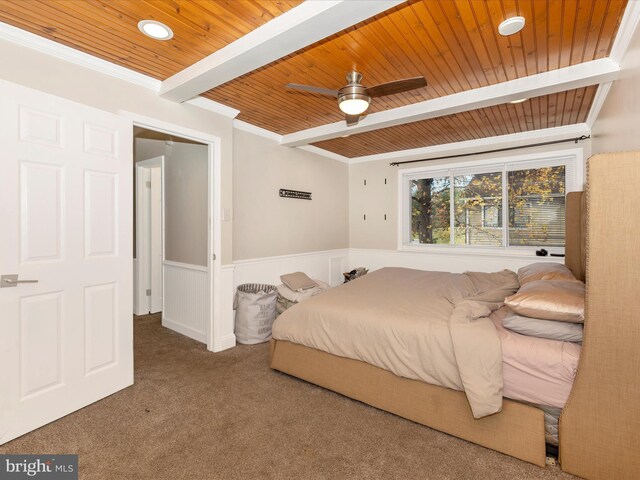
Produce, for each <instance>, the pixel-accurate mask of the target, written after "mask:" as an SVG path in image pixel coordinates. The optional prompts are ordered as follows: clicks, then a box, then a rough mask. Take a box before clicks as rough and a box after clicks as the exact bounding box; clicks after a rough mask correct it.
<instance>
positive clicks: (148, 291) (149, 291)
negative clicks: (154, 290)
mask: <svg viewBox="0 0 640 480" xmlns="http://www.w3.org/2000/svg"><path fill="white" fill-rule="evenodd" d="M150 296H151V289H150V288H148V289H147V297H150Z"/></svg>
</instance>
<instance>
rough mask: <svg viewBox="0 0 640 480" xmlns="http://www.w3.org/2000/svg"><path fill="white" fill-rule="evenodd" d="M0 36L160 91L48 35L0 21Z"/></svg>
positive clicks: (226, 110)
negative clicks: (47, 36)
mask: <svg viewBox="0 0 640 480" xmlns="http://www.w3.org/2000/svg"><path fill="white" fill-rule="evenodd" d="M0 39H2V40H6V41H8V42H11V43H15V44H17V45H22V46H23V47H27V48H31V49H33V50H37V51H39V52H42V53H45V54H47V55H51V56H52V57H55V58H59V59H60V60H64V61H66V62H70V63H73V64H75V65H78V66H80V67H84V68H88V69H90V70H93V71H95V72H98V73H101V74H103V75H108V76H110V77H113V78H117V79H120V80H124V81H125V82H128V83H131V84H133V85H137V86H139V87H143V88H146V89H148V90H151V91H153V92H156V93H157V92H159V91H160V85H161V84H162V82H161V81H160V80H156V79H155V78H153V77H149V76H148V75H144V74H142V73H138V72H136V71H134V70H131V69H129V68H126V67H122V66H120V65H116V64H115V63H111V62H108V61H107V60H103V59H101V58H98V57H94V56H93V55H89V54H88V53H84V52H81V51H80V50H76V49H74V48H71V47H68V46H66V45H63V44H61V43H58V42H54V41H53V40H49V39H48V38H44V37H41V36H39V35H36V34H34V33H31V32H27V31H26V30H22V29H20V28H17V27H14V26H13V25H8V24H6V23H3V22H0ZM186 103H188V104H190V105H193V106H196V107H200V108H204V109H205V110H209V111H210V112H215V113H217V114H219V115H223V116H225V117H229V118H235V117H236V116H238V114H239V113H240V110H236V109H235V108H231V107H227V106H226V105H223V104H221V103H218V102H215V101H213V100H210V99H208V98H204V97H197V98H193V99H191V100H190V101H188V102H186Z"/></svg>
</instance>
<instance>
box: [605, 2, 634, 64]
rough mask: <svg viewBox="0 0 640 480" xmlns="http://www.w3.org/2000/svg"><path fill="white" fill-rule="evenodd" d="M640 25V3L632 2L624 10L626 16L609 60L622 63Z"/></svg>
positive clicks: (621, 22)
mask: <svg viewBox="0 0 640 480" xmlns="http://www.w3.org/2000/svg"><path fill="white" fill-rule="evenodd" d="M639 23H640V2H639V1H637V0H631V1H629V3H627V7H626V8H625V10H624V15H623V16H622V20H621V21H620V27H619V28H618V33H617V34H616V38H615V40H614V41H613V46H612V47H611V53H610V54H609V58H610V59H611V60H613V61H614V62H616V63H617V64H621V63H622V59H623V58H624V55H625V53H627V49H628V48H629V43H630V42H631V39H632V38H633V34H634V33H635V31H636V30H637V28H638V24H639Z"/></svg>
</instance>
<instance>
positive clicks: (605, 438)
mask: <svg viewBox="0 0 640 480" xmlns="http://www.w3.org/2000/svg"><path fill="white" fill-rule="evenodd" d="M588 169H589V176H588V178H589V183H588V187H587V194H586V195H581V194H580V193H573V194H569V196H568V197H567V225H566V227H567V228H566V234H567V240H566V255H567V256H566V261H565V263H566V265H567V266H568V267H569V268H570V269H571V270H572V271H573V273H574V275H575V276H576V277H577V278H580V279H584V278H585V274H586V278H587V279H588V280H587V294H586V305H587V306H586V321H585V333H584V336H585V338H584V344H583V349H582V353H581V358H580V367H579V369H578V374H577V377H576V380H575V382H574V384H573V387H569V391H570V392H571V393H570V395H569V400H568V402H567V404H566V406H565V408H564V411H563V414H562V415H561V417H560V424H559V438H560V461H561V464H562V468H563V469H564V470H566V471H568V472H571V473H575V474H578V475H581V476H584V477H587V478H634V477H636V476H637V474H638V472H640V460H639V459H638V456H637V455H636V453H635V450H634V448H632V445H634V443H633V442H635V445H638V441H639V440H640V434H639V433H638V429H639V428H640V417H639V416H638V415H639V414H638V409H637V408H636V406H637V403H635V405H634V402H637V401H638V400H640V389H639V387H638V385H639V384H640V379H639V378H638V373H637V372H638V369H637V368H636V365H637V362H638V360H640V356H639V354H638V351H639V350H640V349H639V347H638V345H637V342H638V339H639V336H638V332H639V330H640V328H639V325H640V321H638V320H639V319H638V318H637V313H635V311H634V310H633V309H631V308H629V307H628V306H629V305H633V303H632V302H633V287H632V286H633V279H634V275H635V272H636V269H637V266H638V265H639V264H640V258H639V253H638V252H639V250H640V249H638V248H635V247H634V243H633V242H634V241H635V234H637V233H638V232H639V229H638V227H637V223H638V222H636V221H633V220H630V219H629V218H628V215H627V216H625V215H624V213H623V212H625V211H626V212H630V211H633V210H634V208H635V192H634V188H633V186H634V184H636V185H637V184H638V183H637V182H638V181H640V174H639V172H640V156H639V155H638V154H637V153H628V154H615V155H600V156H596V157H593V158H592V159H590V161H589V167H588ZM620 178H628V179H629V181H627V182H620V181H619V179H620ZM632 179H635V182H634V181H632ZM614 200H615V202H614ZM619 202H622V203H619ZM614 204H616V205H622V207H623V208H622V209H616V210H615V211H616V212H617V213H618V214H617V215H615V214H613V215H612V214H611V212H610V211H609V210H611V205H614ZM625 208H628V210H625ZM623 220H624V221H623ZM621 229H622V230H623V232H622V235H619V236H618V235H616V236H615V237H614V238H613V239H612V238H611V237H612V236H611V235H610V234H607V232H612V231H616V232H620V230H621ZM583 231H586V235H585V234H583ZM629 239H632V240H629ZM605 245H606V247H607V248H609V249H611V247H613V248H615V251H614V252H613V253H612V254H607V256H606V259H605V256H603V255H595V254H594V253H593V252H597V251H599V249H600V248H603V247H605ZM634 267H635V268H634ZM375 273H376V272H373V273H370V274H369V275H373V277H371V279H370V283H371V285H374V284H375V283H376V276H375ZM392 273H393V274H395V276H396V277H402V276H406V275H409V273H408V272H398V271H395V272H392ZM431 273H432V274H433V272H431ZM392 276H393V275H392ZM427 276H428V275H427ZM363 280H364V279H362V280H359V282H360V284H361V285H362V281H363ZM414 280H415V279H414ZM481 280H485V279H481ZM426 281H429V282H433V281H439V282H445V283H446V282H448V281H450V279H445V278H444V277H442V278H435V277H433V275H432V276H431V278H429V279H427V280H426ZM357 283H358V282H354V285H353V286H351V287H350V288H345V287H348V285H346V286H345V287H341V288H340V289H336V290H342V293H340V295H338V296H339V297H344V298H343V299H344V300H345V301H346V300H348V298H349V297H350V296H351V294H353V298H352V299H353V300H355V302H356V304H355V307H354V308H355V309H354V310H352V311H351V315H352V316H353V317H355V320H354V322H353V324H352V325H351V327H349V328H350V329H351V332H350V333H354V332H356V333H357V332H358V329H359V326H358V322H359V318H365V317H366V316H367V315H368V314H369V313H370V312H367V311H366V302H364V303H361V304H357V298H358V292H357V290H359V289H358V288H356V287H357V285H356V284H357ZM371 285H368V286H371ZM407 285H408V283H407V284H403V282H402V281H399V283H398V285H397V286H398V287H399V288H400V289H402V288H404V287H406V286H407ZM596 286H597V288H595V287H596ZM376 288H377V287H376ZM499 288H504V289H506V290H509V288H510V287H509V282H508V281H506V283H505V282H503V283H501V284H500V286H499ZM499 288H498V289H499ZM516 288H517V287H516ZM494 290H495V289H492V288H484V289H483V288H479V289H477V291H474V292H472V293H473V294H474V295H476V297H477V298H476V299H478V298H479V299H480V300H481V302H480V304H481V306H482V305H484V306H485V307H487V308H488V310H485V311H484V312H482V311H481V307H477V306H468V308H467V309H466V310H465V311H464V312H461V314H460V315H458V320H457V321H458V322H459V324H457V325H456V328H457V327H458V325H459V326H460V328H461V331H460V334H459V335H457V334H452V336H451V341H452V342H453V343H454V344H456V343H458V342H462V343H461V344H460V346H458V345H454V349H453V351H454V353H455V355H456V356H458V355H459V354H464V352H466V351H467V349H466V348H465V346H466V345H468V344H465V343H464V342H466V341H467V340H468V337H469V336H470V335H469V334H470V332H473V333H474V334H477V335H478V336H479V338H482V339H483V341H485V342H488V343H489V344H490V343H491V342H492V341H493V340H492V338H490V337H486V336H485V332H486V330H483V329H486V327H487V326H488V325H487V324H486V322H487V321H489V322H491V321H492V320H491V318H490V317H489V318H485V317H486V316H488V314H489V313H490V312H491V310H495V311H494V313H492V315H494V316H495V315H499V311H498V310H496V309H495V308H491V304H492V303H493V302H495V301H496V299H495V295H494V294H495V293H496V291H494ZM467 293H468V292H467ZM500 294H502V293H500ZM465 295H466V293H465ZM498 296H499V295H498ZM504 296H506V295H504ZM504 296H503V297H502V298H504ZM612 299H615V301H612ZM618 300H620V301H618ZM483 302H484V304H483ZM454 303H455V302H454ZM311 306H313V305H310V307H311ZM625 306H626V308H625ZM438 308H444V307H438ZM478 308H480V310H477V311H475V310H474V309H478ZM391 311H392V310H389V311H388V312H387V313H390V312H391ZM406 313H407V315H411V313H410V309H407V311H406ZM311 315H312V316H311V318H312V320H313V313H312V314H311ZM480 318H483V320H482V321H481V322H474V321H472V320H477V319H480ZM478 324H479V325H480V326H478ZM277 325H278V324H276V329H277V328H278V327H277ZM467 327H469V328H472V329H473V328H476V330H469V328H467ZM381 328H384V327H381ZM407 328H408V330H407V331H408V332H411V322H409V326H408V327H407ZM323 329H324V325H321V328H320V329H319V330H318V332H319V333H318V332H316V333H317V335H316V336H317V337H318V338H316V339H315V340H314V341H315V342H316V343H309V341H308V340H307V341H305V342H302V341H299V340H298V339H297V338H296V336H295V334H294V335H292V336H290V337H287V336H282V335H280V337H281V338H279V339H276V340H272V343H271V367H272V368H273V369H275V370H279V371H281V372H284V373H287V374H290V375H293V376H296V377H298V378H301V379H304V380H306V381H309V382H312V383H314V384H317V385H320V386H323V387H325V388H328V389H331V390H333V391H336V392H338V393H341V394H343V395H346V396H348V397H351V398H354V399H356V400H360V401H362V402H364V403H367V404H369V405H372V406H374V407H377V408H381V409H383V410H386V411H389V412H391V413H395V414H397V415H399V416H402V417H404V418H407V419H410V420H413V421H415V422H418V423H421V424H423V425H427V426H430V427H432V428H435V429H437V430H440V431H443V432H446V433H449V434H452V435H455V436H457V437H460V438H463V439H466V440H469V441H471V442H474V443H477V444H480V445H483V446H485V447H488V448H492V449H494V450H497V451H500V452H502V453H505V454H508V455H511V456H514V457H517V458H520V459H522V460H525V461H528V462H531V463H534V464H536V465H539V466H544V465H545V411H543V410H542V409H541V408H538V407H536V406H533V405H529V404H526V403H522V402H521V401H515V400H511V399H508V398H504V399H502V398H501V399H500V400H501V402H500V406H499V407H496V405H495V402H494V400H495V391H493V390H492V388H493V387H495V386H493V387H492V380H491V378H488V377H487V378H483V375H484V374H485V373H486V372H484V370H487V371H488V370H490V369H491V367H492V364H495V362H496V357H495V354H494V353H491V349H490V348H489V349H488V350H489V352H488V353H487V352H484V351H479V352H474V353H473V355H474V356H472V357H470V358H468V359H467V360H468V362H467V363H468V364H469V365H467V366H473V364H474V363H478V359H480V362H479V363H481V364H483V367H486V368H484V370H483V369H481V371H480V377H481V381H480V386H478V385H471V397H470V396H469V385H467V384H466V383H465V378H466V379H467V380H468V375H467V374H466V372H465V371H464V369H460V371H459V373H460V375H459V378H456V376H455V375H453V374H446V375H445V377H447V378H445V379H444V380H443V379H442V378H439V379H437V383H439V384H440V385H445V386H438V385H434V384H433V383H432V381H431V380H430V377H429V375H433V372H430V371H429V370H428V365H427V368H426V370H425V371H422V370H421V368H420V366H418V367H416V366H415V365H408V364H407V363H406V361H405V360H406V359H404V358H393V354H392V353H390V352H392V351H393V350H392V349H391V348H385V346H383V347H382V348H381V349H380V351H378V352H377V353H376V352H373V351H371V350H369V343H370V342H373V341H374V340H375V339H373V338H371V339H367V338H365V339H364V340H363V341H362V342H361V343H360V344H356V345H355V348H356V349H357V350H360V351H359V352H358V353H359V354H362V355H363V356H362V357H360V358H366V359H367V361H362V360H357V359H355V358H349V354H348V353H347V352H346V351H338V353H339V354H333V353H328V351H327V349H326V348H324V346H323V344H322V341H323V338H322V337H323V335H324V336H325V337H328V336H333V337H341V333H340V332H331V331H330V330H327V331H324V330H323ZM434 329H435V328H434ZM435 330H437V329H435ZM453 331H454V330H453V329H452V332H453ZM323 332H324V333H323ZM434 334H435V333H434ZM367 335H369V334H367ZM458 336H459V338H456V337H458ZM391 338H395V339H396V340H395V341H397V342H400V343H401V344H402V345H403V346H404V347H407V342H408V341H410V340H407V338H410V336H409V337H406V336H402V334H400V333H398V332H392V336H391ZM443 338H444V337H443ZM633 339H635V343H634V341H633ZM303 343H307V345H304V344H303ZM437 343H438V342H436V344H437ZM386 347H389V346H388V345H387V346H386ZM417 347H419V345H418V346H417ZM456 347H459V348H458V349H457V350H456ZM435 353H436V354H438V352H435ZM440 353H441V352H440ZM478 355H479V356H478ZM445 356H446V355H445ZM433 358H435V357H433ZM458 360H459V359H458ZM634 362H636V363H635V364H634ZM427 363H428V362H427ZM463 363H464V362H463ZM493 366H495V365H493ZM465 368H466V367H465ZM445 371H446V369H445ZM621 372H623V373H626V374H627V376H626V377H625V376H624V375H621ZM476 373H477V372H476ZM485 377H486V375H485ZM447 382H449V383H447ZM483 382H484V383H483ZM472 383H473V382H472ZM461 386H462V387H463V389H464V390H466V394H465V392H463V391H460V387H461ZM474 389H475V390H474ZM494 390H495V389H494ZM476 396H479V397H478V398H476ZM468 397H469V398H468ZM612 409H613V410H614V411H613V412H612ZM605 411H606V412H607V415H606V420H605V419H604V418H605V416H604V415H603V412H605ZM547 414H548V412H547Z"/></svg>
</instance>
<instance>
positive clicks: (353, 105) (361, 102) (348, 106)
mask: <svg viewBox="0 0 640 480" xmlns="http://www.w3.org/2000/svg"><path fill="white" fill-rule="evenodd" d="M370 103H371V97H369V96H368V95H361V94H358V93H351V94H347V95H342V96H340V97H339V98H338V107H340V110H342V111H343V112H344V113H346V114H347V115H360V114H361V113H364V112H365V111H366V110H367V108H369V104H370Z"/></svg>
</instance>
